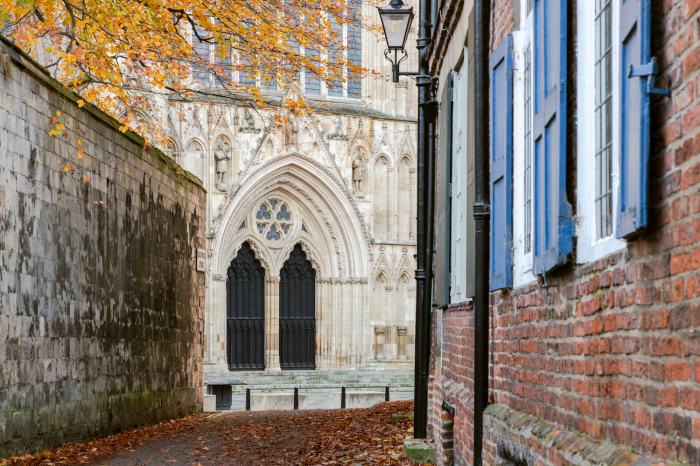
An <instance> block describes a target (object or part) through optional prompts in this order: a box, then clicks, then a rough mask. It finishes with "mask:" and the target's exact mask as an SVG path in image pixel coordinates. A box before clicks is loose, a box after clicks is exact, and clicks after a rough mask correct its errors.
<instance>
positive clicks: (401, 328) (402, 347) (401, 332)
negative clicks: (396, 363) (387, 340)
mask: <svg viewBox="0 0 700 466" xmlns="http://www.w3.org/2000/svg"><path fill="white" fill-rule="evenodd" d="M407 333H408V327H407V326H406V325H397V326H396V335H397V336H398V340H399V344H398V358H399V359H406V334H407Z"/></svg>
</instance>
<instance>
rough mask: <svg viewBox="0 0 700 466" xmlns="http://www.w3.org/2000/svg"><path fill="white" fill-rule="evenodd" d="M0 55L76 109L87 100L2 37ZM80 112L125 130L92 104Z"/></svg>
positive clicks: (132, 135)
mask: <svg viewBox="0 0 700 466" xmlns="http://www.w3.org/2000/svg"><path fill="white" fill-rule="evenodd" d="M0 53H4V54H6V55H7V56H9V57H10V59H11V60H12V61H13V62H15V64H16V65H17V66H18V67H19V68H20V69H21V70H23V71H24V72H27V73H29V74H30V75H32V76H33V77H34V78H35V79H36V80H37V81H39V82H42V83H43V84H44V85H46V86H47V87H49V88H51V89H53V90H54V91H56V92H57V93H58V94H59V95H60V96H61V97H65V98H66V99H68V100H70V101H71V102H73V103H74V104H75V105H76V106H78V101H79V100H84V99H83V98H82V97H81V96H80V95H79V94H78V93H76V92H74V91H72V90H70V89H68V88H67V87H66V86H65V85H64V84H62V83H61V82H59V81H58V80H56V79H54V78H53V77H51V75H50V74H49V72H48V71H47V70H46V68H44V67H43V66H41V64H40V63H39V62H37V61H36V60H34V59H33V58H32V57H30V56H29V55H27V54H26V53H25V52H24V51H23V50H22V49H21V48H19V47H18V46H17V45H15V44H13V43H12V42H11V41H9V40H8V39H7V38H5V37H2V36H0ZM80 110H82V111H83V112H85V113H88V114H89V115H91V116H92V117H93V118H95V119H97V120H99V121H101V122H102V123H104V124H106V125H107V126H109V127H111V128H114V129H115V130H116V131H119V128H121V127H122V124H121V123H119V122H118V121H117V119H116V118H114V117H112V116H111V115H109V114H108V113H107V112H105V111H104V110H102V109H100V108H99V107H97V106H96V105H93V104H91V103H90V102H87V101H85V105H83V106H82V107H81V108H80ZM122 134H123V135H124V137H126V138H127V139H130V140H131V141H132V142H133V143H135V144H137V145H139V146H141V147H144V150H145V151H146V152H148V153H150V154H151V155H152V156H153V157H155V158H157V159H160V160H162V161H163V162H165V163H166V165H167V166H168V168H169V169H170V170H171V171H173V172H175V173H176V174H177V175H178V176H179V177H180V178H183V179H185V180H187V181H189V182H191V183H194V184H196V185H197V186H199V187H200V188H201V189H202V190H203V191H205V192H206V189H205V188H204V183H203V182H202V180H200V179H199V178H198V177H196V176H195V175H193V174H192V173H190V172H188V171H187V170H185V169H184V168H182V167H181V166H180V165H178V164H177V163H176V162H175V161H174V160H173V159H172V158H170V157H168V156H167V155H165V154H164V153H163V151H161V150H159V149H157V148H156V147H154V146H152V145H149V146H145V144H146V140H145V139H144V138H143V137H142V136H141V135H139V134H138V133H136V132H134V131H131V130H126V131H125V132H122Z"/></svg>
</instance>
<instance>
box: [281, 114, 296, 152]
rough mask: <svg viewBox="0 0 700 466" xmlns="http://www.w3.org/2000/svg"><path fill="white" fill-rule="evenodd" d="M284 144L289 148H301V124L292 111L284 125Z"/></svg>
mask: <svg viewBox="0 0 700 466" xmlns="http://www.w3.org/2000/svg"><path fill="white" fill-rule="evenodd" d="M284 145H285V146H286V147H287V149H289V148H292V149H294V150H299V124H298V123H297V119H296V117H295V116H294V115H293V114H291V113H290V114H289V115H288V116H287V124H286V125H285V126H284Z"/></svg>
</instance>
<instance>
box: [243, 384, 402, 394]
mask: <svg viewBox="0 0 700 466" xmlns="http://www.w3.org/2000/svg"><path fill="white" fill-rule="evenodd" d="M386 386H387V385H378V384H345V385H343V384H334V385H323V386H309V385H304V386H300V385H293V384H287V385H234V386H233V387H232V393H233V394H234V395H235V394H238V395H240V394H244V393H245V391H246V389H247V388H250V389H251V391H257V392H263V393H272V392H279V391H283V390H288V391H293V390H294V389H295V388H299V389H300V390H303V391H305V392H314V393H320V392H327V391H329V390H334V391H338V392H339V391H340V389H341V388H343V387H345V388H347V389H375V390H379V389H382V390H383V389H384V387H386ZM388 387H389V390H390V391H393V392H412V391H413V388H414V386H413V384H402V385H388Z"/></svg>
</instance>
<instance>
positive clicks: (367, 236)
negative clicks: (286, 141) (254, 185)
mask: <svg viewBox="0 0 700 466" xmlns="http://www.w3.org/2000/svg"><path fill="white" fill-rule="evenodd" d="M292 157H294V158H302V159H304V160H306V161H308V162H310V163H312V164H314V165H315V166H316V167H318V168H320V169H321V170H322V171H324V172H325V173H326V174H327V175H328V176H330V177H331V178H333V179H334V180H335V181H336V183H337V185H338V186H339V187H340V188H341V189H342V190H343V191H345V193H346V198H347V199H348V200H349V201H350V202H351V203H352V206H353V210H354V211H355V214H356V215H357V217H358V219H359V220H360V224H361V225H362V231H363V233H364V236H365V244H366V245H367V247H368V248H369V247H370V240H371V238H370V231H369V224H368V223H367V221H366V220H365V216H364V213H363V212H362V210H360V206H359V205H358V203H357V200H356V199H355V198H354V197H353V195H352V193H351V192H350V189H349V188H348V187H347V186H346V185H345V184H344V183H342V182H341V181H340V180H338V179H336V178H335V177H334V176H333V174H332V172H331V171H330V170H329V169H328V168H326V167H324V166H323V165H322V164H320V163H319V162H317V161H315V160H313V159H312V158H310V157H306V156H304V155H300V154H284V155H281V156H279V157H277V158H275V159H271V160H268V161H267V162H265V163H264V164H262V165H261V166H259V167H257V168H255V170H253V172H252V173H251V174H250V175H249V176H251V177H252V176H254V174H255V173H256V172H258V171H259V170H264V169H265V168H267V167H268V166H269V165H271V164H272V163H279V161H280V160H284V159H286V158H292ZM284 172H288V173H291V174H294V175H296V174H297V170H296V169H294V168H291V167H285V168H284ZM281 174H282V173H280V172H276V173H271V174H270V175H269V176H267V177H266V178H265V179H264V180H263V182H262V183H263V184H262V185H261V188H264V189H268V188H269V186H270V185H271V184H272V183H274V182H275V181H276V179H277V178H278V177H279V176H280V175H281ZM295 187H296V186H295ZM240 188H241V183H240V182H238V183H236V184H235V185H234V187H233V189H231V190H230V191H229V193H228V196H226V198H225V199H224V202H223V203H222V205H221V207H220V212H219V213H218V215H217V216H216V217H215V218H214V219H213V220H212V226H211V230H210V231H211V233H210V235H211V237H212V238H213V237H215V236H216V234H217V232H218V228H219V226H220V225H221V221H222V220H223V215H224V212H226V210H227V208H228V205H229V204H230V203H231V201H232V200H233V198H234V196H235V195H236V194H237V193H238V191H239V190H240ZM309 190H310V191H314V192H315V191H316V190H315V188H313V186H311V185H308V184H306V183H305V187H304V188H302V189H301V192H302V193H304V194H305V195H306V196H307V198H308V199H309V200H312V198H311V197H310V196H309V195H308V191H309ZM258 191H260V189H256V192H258ZM317 194H318V193H317ZM251 195H252V193H251ZM312 202H313V203H314V205H315V206H316V207H317V208H318V202H316V201H315V200H313V201H312ZM249 206H250V204H249V203H246V204H245V207H243V208H244V210H247V208H248V207H249ZM237 210H238V209H237ZM318 212H319V213H320V214H322V215H323V216H324V218H325V215H324V214H323V210H322V209H320V208H318ZM233 217H234V218H236V217H237V215H236V214H234V215H233ZM326 223H327V224H328V222H326Z"/></svg>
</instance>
